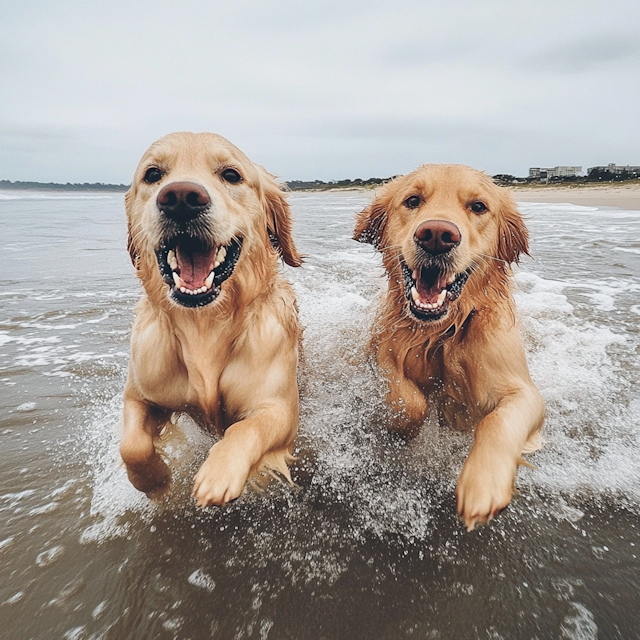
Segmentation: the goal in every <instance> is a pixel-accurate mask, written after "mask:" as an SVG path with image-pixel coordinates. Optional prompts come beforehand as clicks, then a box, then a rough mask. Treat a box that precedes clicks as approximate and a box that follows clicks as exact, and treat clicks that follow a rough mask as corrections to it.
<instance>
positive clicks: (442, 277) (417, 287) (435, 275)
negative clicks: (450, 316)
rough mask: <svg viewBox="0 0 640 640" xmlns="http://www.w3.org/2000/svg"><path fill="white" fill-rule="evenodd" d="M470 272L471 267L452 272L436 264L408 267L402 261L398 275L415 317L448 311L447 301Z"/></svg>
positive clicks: (436, 316)
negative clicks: (399, 274)
mask: <svg viewBox="0 0 640 640" xmlns="http://www.w3.org/2000/svg"><path fill="white" fill-rule="evenodd" d="M470 275H471V269H467V270H466V271H463V272H462V273H457V274H456V273H454V274H452V273H450V272H446V271H443V270H442V269H440V267H439V266H437V265H435V266H422V267H419V268H418V269H414V270H411V268H410V267H409V266H408V265H407V264H406V263H405V262H404V261H403V262H402V276H403V280H404V292H405V296H406V297H407V300H408V301H409V311H411V313H412V314H413V315H414V316H415V317H416V318H417V319H418V320H425V321H432V320H439V319H440V318H443V317H444V316H445V315H446V314H447V312H448V311H449V303H450V302H452V301H453V300H456V299H457V298H459V297H460V294H461V293H462V288H463V287H464V285H465V283H466V282H467V280H468V278H469V276H470Z"/></svg>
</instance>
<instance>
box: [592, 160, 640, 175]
mask: <svg viewBox="0 0 640 640" xmlns="http://www.w3.org/2000/svg"><path fill="white" fill-rule="evenodd" d="M587 173H588V174H591V173H611V174H613V175H614V176H619V175H622V174H623V173H626V174H635V175H640V167H639V166H633V165H630V164H627V165H621V164H613V163H612V164H608V165H606V166H605V165H602V166H599V167H589V169H588V171H587Z"/></svg>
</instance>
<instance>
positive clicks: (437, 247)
mask: <svg viewBox="0 0 640 640" xmlns="http://www.w3.org/2000/svg"><path fill="white" fill-rule="evenodd" d="M413 239H414V241H415V243H416V244H418V245H420V246H421V247H422V248H423V249H424V250H425V251H427V252H428V253H431V254H433V255H438V254H440V253H446V252H447V251H451V249H453V248H454V247H457V246H458V245H459V244H460V240H461V239H462V235H461V234H460V229H458V227H456V225H455V224H453V222H447V221H446V220H426V221H425V222H423V223H421V224H420V225H418V228H417V229H416V230H415V232H414V234H413Z"/></svg>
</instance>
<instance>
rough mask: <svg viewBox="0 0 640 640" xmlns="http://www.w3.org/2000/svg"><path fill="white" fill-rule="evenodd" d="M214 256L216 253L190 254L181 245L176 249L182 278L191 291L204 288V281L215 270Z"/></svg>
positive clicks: (196, 252) (198, 252) (195, 252)
mask: <svg viewBox="0 0 640 640" xmlns="http://www.w3.org/2000/svg"><path fill="white" fill-rule="evenodd" d="M213 254H214V251H207V252H203V251H191V252H189V251H184V249H182V248H181V247H180V245H178V246H177V247H176V258H177V260H178V269H179V270H180V277H181V278H182V279H183V280H184V282H185V284H188V285H189V287H190V288H191V289H199V288H200V287H202V286H204V281H205V280H206V279H207V277H208V276H209V274H210V273H211V271H212V269H213Z"/></svg>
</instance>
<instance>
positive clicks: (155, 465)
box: [125, 453, 171, 500]
mask: <svg viewBox="0 0 640 640" xmlns="http://www.w3.org/2000/svg"><path fill="white" fill-rule="evenodd" d="M125 467H126V469H127V476H128V477H129V481H130V482H131V484H132V485H133V486H134V487H135V488H136V489H137V490H138V491H142V492H143V493H146V494H147V496H148V497H149V498H151V499H152V500H158V499H160V498H162V497H164V496H165V495H166V494H167V493H168V492H169V489H170V488H171V471H170V470H169V467H168V466H167V464H166V463H165V462H164V460H163V459H162V458H161V457H160V455H159V454H157V453H156V454H155V455H154V456H153V457H152V458H151V459H149V460H147V461H145V462H144V463H140V462H136V463H135V464H127V463H126V462H125Z"/></svg>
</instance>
